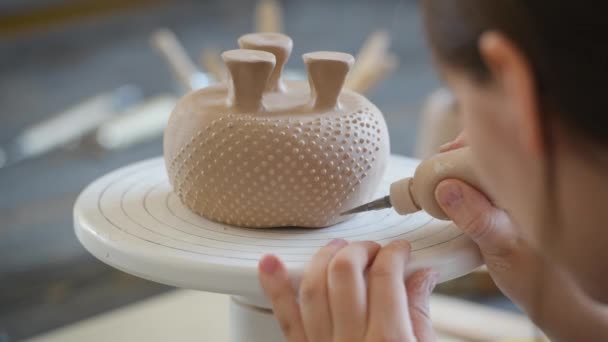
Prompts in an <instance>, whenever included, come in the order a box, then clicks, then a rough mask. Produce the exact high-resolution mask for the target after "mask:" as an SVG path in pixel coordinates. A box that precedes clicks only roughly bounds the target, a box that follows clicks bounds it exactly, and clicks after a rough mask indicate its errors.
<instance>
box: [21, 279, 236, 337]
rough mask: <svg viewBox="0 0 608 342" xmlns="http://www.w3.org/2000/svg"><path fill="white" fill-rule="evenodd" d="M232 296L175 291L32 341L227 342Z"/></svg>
mask: <svg viewBox="0 0 608 342" xmlns="http://www.w3.org/2000/svg"><path fill="white" fill-rule="evenodd" d="M229 302H230V298H229V297H228V296H225V295H219V294H214V293H208V292H197V291H186V290H181V291H174V292H170V293H168V294H164V295H161V296H157V297H153V298H152V299H148V300H145V301H143V302H140V303H137V304H133V305H129V306H127V307H124V308H121V309H118V310H113V311H110V312H107V313H104V314H102V315H99V316H96V317H93V318H90V319H87V320H84V321H82V322H78V323H76V324H72V325H69V326H66V327H64V328H61V329H57V330H55V331H52V332H49V333H47V334H44V335H41V336H38V337H36V338H33V339H31V340H30V342H83V341H87V342H108V341H112V342H138V341H146V342H161V341H162V342H166V341H179V342H190V341H196V342H226V341H228V312H229V309H228V303H229Z"/></svg>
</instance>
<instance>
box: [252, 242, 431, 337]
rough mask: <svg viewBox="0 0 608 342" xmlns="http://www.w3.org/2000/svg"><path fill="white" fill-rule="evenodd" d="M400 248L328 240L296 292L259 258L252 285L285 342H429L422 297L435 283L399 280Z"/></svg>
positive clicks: (406, 250) (277, 268)
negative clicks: (263, 294) (257, 279)
mask: <svg viewBox="0 0 608 342" xmlns="http://www.w3.org/2000/svg"><path fill="white" fill-rule="evenodd" d="M409 255H410V244H409V243H408V242H407V241H393V242H391V243H390V244H388V245H386V246H385V247H381V246H380V245H379V244H377V243H375V242H353V243H347V242H346V241H344V240H334V241H332V242H331V243H329V244H328V245H326V246H324V247H322V248H321V249H320V250H319V251H318V252H317V254H316V255H315V256H314V257H313V258H312V260H311V262H310V264H309V265H308V267H307V269H306V271H305V272H304V275H303V277H302V280H301V283H300V288H299V293H296V291H295V289H294V287H293V285H292V282H291V280H290V278H289V276H288V274H287V270H286V268H285V266H284V264H283V263H282V262H281V261H280V260H279V259H278V258H277V257H276V256H273V255H266V256H264V257H263V258H262V260H261V261H260V264H259V271H260V272H259V273H260V282H261V284H262V287H263V288H264V291H265V292H266V295H267V296H268V298H269V299H270V301H271V302H272V308H273V311H274V315H275V317H276V318H277V320H278V322H279V325H280V327H281V329H282V331H283V334H284V336H285V338H286V340H287V341H288V342H329V341H332V342H338V341H349V342H357V341H433V340H434V333H433V329H432V326H431V321H430V318H429V308H428V305H429V296H430V293H431V291H432V290H433V288H434V286H435V283H436V281H437V278H438V274H437V273H436V272H434V271H431V270H421V271H417V272H415V273H414V274H412V275H411V276H410V277H409V278H408V279H407V281H406V279H405V270H406V266H407V263H408V259H409Z"/></svg>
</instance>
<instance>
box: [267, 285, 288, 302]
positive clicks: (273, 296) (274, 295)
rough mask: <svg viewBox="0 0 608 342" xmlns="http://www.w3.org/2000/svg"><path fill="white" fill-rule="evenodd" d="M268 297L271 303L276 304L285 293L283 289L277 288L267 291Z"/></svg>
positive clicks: (284, 296) (285, 295)
mask: <svg viewBox="0 0 608 342" xmlns="http://www.w3.org/2000/svg"><path fill="white" fill-rule="evenodd" d="M268 297H269V299H270V302H272V303H273V304H278V303H280V302H281V301H282V300H283V299H284V298H286V297H287V293H286V291H285V290H283V288H279V289H277V290H274V291H270V292H269V293H268Z"/></svg>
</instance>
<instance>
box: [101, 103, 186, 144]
mask: <svg viewBox="0 0 608 342" xmlns="http://www.w3.org/2000/svg"><path fill="white" fill-rule="evenodd" d="M176 102H177V98H176V97H175V96H173V95H169V94H164V95H158V96H156V97H153V98H151V99H147V100H145V101H143V102H142V103H140V104H137V105H134V106H132V107H130V108H128V109H127V110H125V112H123V113H122V115H120V116H118V117H116V118H113V119H111V120H109V121H107V122H105V123H103V124H102V125H101V126H100V127H99V128H98V129H97V131H96V132H95V141H96V142H97V144H98V145H99V146H100V147H102V148H104V149H106V150H114V149H121V148H126V147H129V146H131V145H133V144H137V143H140V142H143V141H146V140H149V139H152V138H157V137H159V136H161V135H162V133H163V130H164V129H165V126H166V125H167V120H169V115H170V114H171V111H173V108H174V107H175V103H176Z"/></svg>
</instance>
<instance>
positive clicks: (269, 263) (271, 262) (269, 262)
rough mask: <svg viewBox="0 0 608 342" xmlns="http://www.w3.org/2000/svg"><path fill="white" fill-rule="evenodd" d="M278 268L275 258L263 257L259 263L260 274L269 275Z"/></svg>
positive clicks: (277, 261)
mask: <svg viewBox="0 0 608 342" xmlns="http://www.w3.org/2000/svg"><path fill="white" fill-rule="evenodd" d="M278 268H279V260H278V259H277V258H276V257H275V256H272V255H271V256H265V257H264V258H262V261H260V269H261V270H262V272H264V273H266V274H268V275H271V274H273V273H274V272H275V271H276V270H277V269H278Z"/></svg>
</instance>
